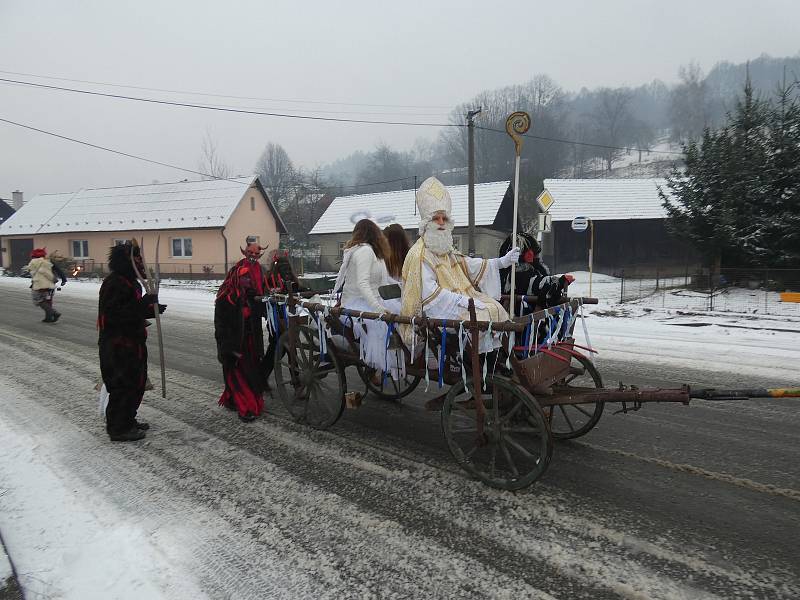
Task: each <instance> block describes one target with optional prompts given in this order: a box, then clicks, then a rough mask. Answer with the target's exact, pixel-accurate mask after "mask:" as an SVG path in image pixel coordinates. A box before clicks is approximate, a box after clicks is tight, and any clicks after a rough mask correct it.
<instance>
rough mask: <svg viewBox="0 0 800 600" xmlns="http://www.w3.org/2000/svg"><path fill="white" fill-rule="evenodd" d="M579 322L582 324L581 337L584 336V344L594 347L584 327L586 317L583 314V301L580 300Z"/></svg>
mask: <svg viewBox="0 0 800 600" xmlns="http://www.w3.org/2000/svg"><path fill="white" fill-rule="evenodd" d="M581 323H582V324H583V337H584V338H586V346H587V347H589V348H594V346H592V341H591V340H590V339H589V330H588V329H587V328H586V317H585V316H584V315H583V302H581Z"/></svg>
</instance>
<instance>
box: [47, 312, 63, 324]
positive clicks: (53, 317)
mask: <svg viewBox="0 0 800 600" xmlns="http://www.w3.org/2000/svg"><path fill="white" fill-rule="evenodd" d="M50 314H51V315H52V319H51V321H50V322H51V323H55V322H56V321H58V317H60V316H61V313H60V312H58V311H57V310H54V311H53V312H52V313H50Z"/></svg>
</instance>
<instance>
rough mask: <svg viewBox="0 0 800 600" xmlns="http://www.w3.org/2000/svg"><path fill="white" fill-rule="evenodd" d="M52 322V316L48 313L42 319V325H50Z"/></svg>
mask: <svg viewBox="0 0 800 600" xmlns="http://www.w3.org/2000/svg"><path fill="white" fill-rule="evenodd" d="M52 322H53V315H51V314H50V313H47V314H46V315H45V317H44V319H42V323H52Z"/></svg>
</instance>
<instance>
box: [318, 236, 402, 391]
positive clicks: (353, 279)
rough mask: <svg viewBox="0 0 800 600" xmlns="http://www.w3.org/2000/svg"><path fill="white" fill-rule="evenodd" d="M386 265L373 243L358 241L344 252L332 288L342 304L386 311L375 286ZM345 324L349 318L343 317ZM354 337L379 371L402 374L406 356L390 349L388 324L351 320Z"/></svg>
mask: <svg viewBox="0 0 800 600" xmlns="http://www.w3.org/2000/svg"><path fill="white" fill-rule="evenodd" d="M388 278H389V275H388V274H387V272H386V265H385V264H384V262H383V261H382V260H378V258H377V256H375V252H374V251H373V249H372V246H370V245H369V244H358V245H357V246H353V247H352V248H348V249H347V250H345V251H344V256H343V260H342V266H341V268H340V269H339V274H338V276H337V277H336V284H335V286H334V290H335V291H336V292H337V293H339V292H341V306H342V308H344V309H347V310H349V311H351V313H352V315H353V316H357V315H358V313H359V312H376V313H385V312H389V311H390V310H391V309H390V307H388V306H386V304H385V301H383V300H382V299H381V298H380V296H379V295H378V288H379V287H380V286H382V285H384V284H386V283H387V280H388ZM342 321H343V322H345V324H349V323H350V322H351V319H350V318H348V317H342ZM353 336H354V337H355V338H356V339H357V340H359V343H360V347H361V359H362V360H363V361H364V362H365V363H367V364H368V365H369V366H371V367H374V368H375V369H377V370H378V371H381V372H383V371H388V372H389V373H390V375H391V376H392V378H393V379H394V380H395V381H398V380H400V379H402V378H403V377H405V359H404V358H403V357H401V356H398V353H397V352H395V351H394V349H393V348H390V347H389V346H390V344H389V340H388V337H389V336H388V325H387V324H386V322H385V321H378V320H368V321H365V322H364V324H363V325H361V324H360V323H357V322H353Z"/></svg>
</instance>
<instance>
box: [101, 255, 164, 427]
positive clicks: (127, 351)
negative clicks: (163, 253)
mask: <svg viewBox="0 0 800 600" xmlns="http://www.w3.org/2000/svg"><path fill="white" fill-rule="evenodd" d="M132 251H133V252H134V254H137V255H138V252H139V250H138V248H134V247H132V246H131V244H130V243H127V244H121V245H117V246H114V247H113V248H112V249H111V252H110V253H109V257H108V267H109V269H110V271H111V273H110V274H109V275H108V276H107V277H106V278H105V279H104V280H103V284H102V285H101V286H100V301H99V306H98V315H97V328H98V329H99V331H100V335H99V340H98V345H99V347H100V372H101V373H102V376H103V383H105V385H106V389H107V390H108V394H109V399H108V407H107V408H106V430H107V431H108V434H109V436H111V438H112V439H118V438H124V439H137V436H136V435H135V434H136V431H137V430H138V428H139V427H138V425H137V421H136V411H137V410H138V409H139V405H140V404H141V402H142V396H143V395H144V387H145V382H146V381H147V345H146V340H147V331H146V329H145V327H146V325H145V323H146V322H145V319H147V318H151V317H153V316H154V313H153V304H154V302H155V301H156V298H154V297H152V296H144V297H143V296H142V290H141V286H140V285H139V282H138V281H137V280H136V274H135V272H134V270H133V265H132V264H131V252H132ZM161 312H163V309H162V311H161ZM125 436H130V437H129V438H126V437H125ZM139 437H141V436H139Z"/></svg>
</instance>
